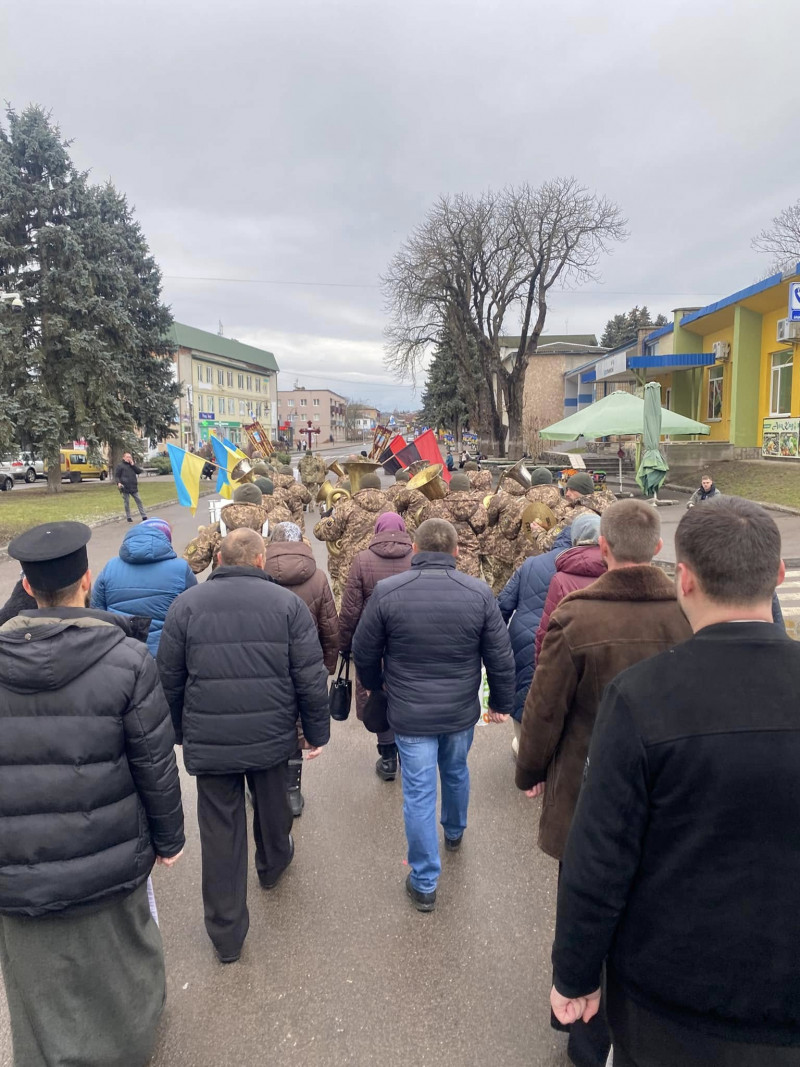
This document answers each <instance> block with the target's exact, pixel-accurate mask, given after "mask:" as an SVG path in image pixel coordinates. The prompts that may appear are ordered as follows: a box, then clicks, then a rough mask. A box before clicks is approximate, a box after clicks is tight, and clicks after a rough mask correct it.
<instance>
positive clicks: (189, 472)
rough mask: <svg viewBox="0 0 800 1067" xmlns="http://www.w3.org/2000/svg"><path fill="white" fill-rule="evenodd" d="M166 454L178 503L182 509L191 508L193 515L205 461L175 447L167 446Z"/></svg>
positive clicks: (198, 496) (198, 497)
mask: <svg viewBox="0 0 800 1067" xmlns="http://www.w3.org/2000/svg"><path fill="white" fill-rule="evenodd" d="M167 452H168V453H169V461H170V463H171V464H172V475H173V477H174V479H175V486H176V488H177V490H178V503H179V504H180V505H181V506H182V507H184V508H191V509H192V515H194V513H195V512H196V511H197V501H198V500H199V499H200V478H201V476H202V474H203V467H205V465H206V461H205V460H204V459H203V457H202V456H196V455H194V453H192V452H185V451H184V450H183V449H182V448H178V446H177V445H170V444H168V445H167Z"/></svg>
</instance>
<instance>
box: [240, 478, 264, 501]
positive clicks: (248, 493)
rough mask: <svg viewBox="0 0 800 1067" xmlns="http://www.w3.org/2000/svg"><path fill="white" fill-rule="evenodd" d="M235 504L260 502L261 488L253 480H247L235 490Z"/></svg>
mask: <svg viewBox="0 0 800 1067" xmlns="http://www.w3.org/2000/svg"><path fill="white" fill-rule="evenodd" d="M233 502H234V504H260V503H261V490H260V489H259V488H258V486H257V485H254V484H253V483H252V482H245V483H244V485H239V486H237V487H236V488H235V489H234V490H233Z"/></svg>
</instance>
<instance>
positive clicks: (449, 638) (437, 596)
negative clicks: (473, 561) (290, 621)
mask: <svg viewBox="0 0 800 1067" xmlns="http://www.w3.org/2000/svg"><path fill="white" fill-rule="evenodd" d="M457 554H458V538H457V535H456V531H455V528H454V527H453V526H452V525H451V524H450V523H449V522H447V521H445V520H444V519H429V520H428V521H427V522H423V523H422V525H421V526H420V527H419V528H418V529H417V531H416V533H415V534H414V556H413V559H412V561H411V568H410V570H408V571H406V572H405V573H404V574H395V575H394V576H393V577H391V578H385V579H384V580H383V581H382V582H379V583H378V585H377V586H376V587H375V590H374V592H373V594H372V596H371V597H370V600H369V603H368V604H367V608H366V611H365V612H364V614H363V615H362V617H361V621H360V622H359V624H358V628H357V630H356V632H355V636H354V638H353V658H354V660H355V665H356V668H357V670H358V672H359V675H360V676H361V681H362V683H363V684H364V686H365V688H366V689H367V690H369V691H377V690H380V689H381V688H382V687H383V688H385V691H386V699H387V704H388V707H387V719H388V725H389V726H390V727H391V728H392V729H393V730H394V731H395V742H396V744H397V748H398V751H399V753H400V770H401V774H402V779H403V816H404V819H405V827H406V838H407V839H408V862H409V866H410V867H411V872H410V873H409V875H408V878H407V879H406V892H407V893H408V895H409V896H410V897H411V899H412V901H413V903H414V906H415V907H416V908H417V909H418V910H419V911H433V909H434V907H435V905H436V887H437V883H438V881H439V874H440V872H441V866H442V865H441V858H440V855H439V839H438V834H437V830H436V779H437V769H438V777H439V778H440V781H441V790H442V809H441V823H442V829H443V830H444V840H445V848H446V849H447V850H448V851H450V852H454V851H456V850H457V849H459V848H460V847H461V842H462V838H463V835H464V830H465V829H466V826H467V809H468V806H469V769H468V767H467V756H468V754H469V750H470V747H471V745H472V738H473V733H474V730H475V724H476V723H477V721H478V718H479V716H480V710H481V706H480V699H479V696H478V693H479V689H480V684H481V661H482V662H483V664H484V666H485V668H486V676H487V679H488V682H489V706H490V708H491V709H492V710H491V711H490V712H489V716H490V719H491V720H492V721H493V722H505V721H506V719H507V718H508V716H509V714H510V713H511V711H512V710H513V707H514V658H513V656H512V653H511V643H510V641H509V639H508V631H507V630H506V628H505V626H504V625H503V619H502V616H501V615H500V610H499V608H498V607H497V601H496V600H495V598H494V596H493V595H492V591H491V589H490V588H489V586H488V585H486V583H485V582H482V581H481V580H480V579H478V578H471V577H469V576H468V575H466V574H462V573H461V572H460V571H457V570H456V559H455V557H456V556H457Z"/></svg>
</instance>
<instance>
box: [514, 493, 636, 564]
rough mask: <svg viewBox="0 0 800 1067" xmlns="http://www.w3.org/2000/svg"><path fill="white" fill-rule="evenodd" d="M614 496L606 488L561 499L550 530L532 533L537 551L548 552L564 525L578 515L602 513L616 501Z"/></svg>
mask: <svg viewBox="0 0 800 1067" xmlns="http://www.w3.org/2000/svg"><path fill="white" fill-rule="evenodd" d="M616 499H617V498H616V497H615V496H614V494H613V493H611V492H609V490H608V489H604V490H603V492H602V493H589V494H587V496H582V497H579V498H578V499H577V500H563V501H562V502H561V506H560V509H559V511H558V512H557V514H556V518H557V519H558V522H557V523H556V524H555V526H554V527H553V528H552V529H550V530H542V531H541V532H539V533H534V535H533V541H534V544H535V545H536V549H537V551H538V552H549V551H550V549H551V548H552V547H553V545H554V544H555V543H556V539H557V538H558V535H559V534H560V533H561V531H562V530H563V529H564V527H565V526H571V525H572V523H573V522H574V521H575V519H577V517H578V516H579V515H602V514H603V512H604V511H605V510H606V508H608V507H610V506H611V505H612V504H613V503H615V502H616Z"/></svg>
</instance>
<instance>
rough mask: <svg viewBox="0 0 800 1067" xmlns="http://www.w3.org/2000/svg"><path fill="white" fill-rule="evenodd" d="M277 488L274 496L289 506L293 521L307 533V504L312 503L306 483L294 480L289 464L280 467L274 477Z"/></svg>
mask: <svg viewBox="0 0 800 1067" xmlns="http://www.w3.org/2000/svg"><path fill="white" fill-rule="evenodd" d="M272 481H273V483H274V485H275V490H274V492H273V494H272V495H273V496H274V497H275V499H276V500H279V501H280V502H281V503H282V504H285V505H286V507H288V509H289V511H290V512H291V513H292V522H293V523H295V524H296V525H297V526H299V527H300V529H301V530H302V531H303V533H305V529H306V524H305V519H304V517H303V516H304V514H305V508H306V504H310V503H311V494H310V493H309V491H308V490H307V489H306V487H305V486H304V485H300V483H299V482H296V481H295V480H294V475H293V474H292V468H291V467H290V466H288V464H287V465H286V466H284V467H279V468H278V473H277V474H276V475H275V476H274V477H273V479H272Z"/></svg>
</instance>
